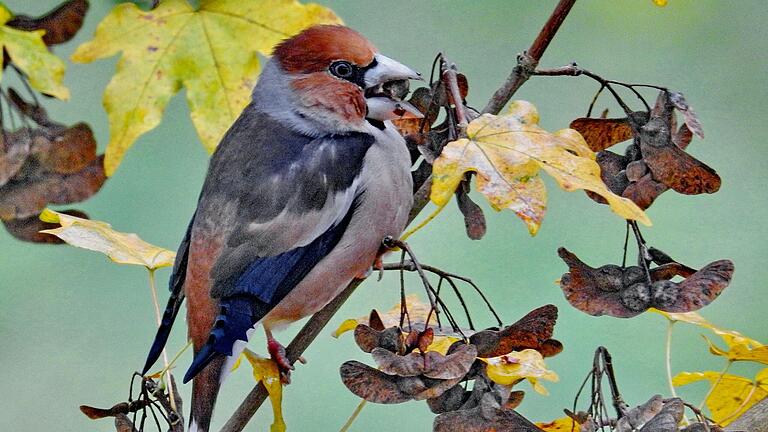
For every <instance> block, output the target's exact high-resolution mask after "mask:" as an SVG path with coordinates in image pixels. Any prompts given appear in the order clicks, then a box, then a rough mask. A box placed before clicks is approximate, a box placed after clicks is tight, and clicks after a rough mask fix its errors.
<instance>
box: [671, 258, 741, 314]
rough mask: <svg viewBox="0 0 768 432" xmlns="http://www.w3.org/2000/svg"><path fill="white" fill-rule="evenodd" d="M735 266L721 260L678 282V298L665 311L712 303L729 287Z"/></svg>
mask: <svg viewBox="0 0 768 432" xmlns="http://www.w3.org/2000/svg"><path fill="white" fill-rule="evenodd" d="M733 271H734V266H733V262H732V261H730V260H719V261H715V262H712V263H709V264H707V265H706V266H704V267H703V268H702V269H701V270H699V271H697V272H696V273H694V274H693V275H691V276H690V277H688V278H686V279H685V280H684V281H682V282H680V283H678V284H677V285H678V289H679V291H678V296H677V300H676V301H675V302H674V303H673V304H671V305H669V306H665V307H658V306H657V309H661V310H663V311H665V312H691V311H695V310H698V309H701V308H703V307H704V306H706V305H708V304H710V303H712V302H713V301H715V299H716V298H717V297H718V296H719V295H720V293H722V292H723V290H724V289H725V288H726V287H728V284H729V283H730V282H731V278H732V277H733Z"/></svg>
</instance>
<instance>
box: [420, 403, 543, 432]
mask: <svg viewBox="0 0 768 432" xmlns="http://www.w3.org/2000/svg"><path fill="white" fill-rule="evenodd" d="M432 430H433V431H434V432H458V431H461V432H494V431H498V432H501V431H510V432H540V431H541V429H539V428H538V427H537V426H536V425H534V424H533V423H531V422H530V421H528V420H527V419H526V418H525V417H523V416H521V415H520V414H518V413H517V412H516V411H514V410H511V409H503V408H501V407H500V406H499V404H498V402H496V401H495V400H494V398H493V397H492V395H486V396H484V397H483V399H482V401H481V403H480V404H479V405H478V406H476V407H475V408H471V409H464V410H458V411H451V412H446V413H443V414H440V415H438V416H437V417H435V420H434V422H433V423H432Z"/></svg>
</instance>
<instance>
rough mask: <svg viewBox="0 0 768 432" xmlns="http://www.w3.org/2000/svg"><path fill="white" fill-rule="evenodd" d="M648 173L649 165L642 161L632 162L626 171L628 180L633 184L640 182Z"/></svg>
mask: <svg viewBox="0 0 768 432" xmlns="http://www.w3.org/2000/svg"><path fill="white" fill-rule="evenodd" d="M647 172H648V165H646V164H645V162H643V161H642V160H637V161H634V162H630V163H629V165H627V169H626V173H627V178H628V179H629V181H631V182H636V181H638V180H640V179H641V178H643V176H644V175H645V174H646V173H647Z"/></svg>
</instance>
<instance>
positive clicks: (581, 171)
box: [431, 101, 651, 235]
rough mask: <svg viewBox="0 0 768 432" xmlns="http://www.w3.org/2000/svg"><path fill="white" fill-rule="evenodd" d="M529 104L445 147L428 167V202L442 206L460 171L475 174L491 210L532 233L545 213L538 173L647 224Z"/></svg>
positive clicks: (479, 122) (486, 117)
mask: <svg viewBox="0 0 768 432" xmlns="http://www.w3.org/2000/svg"><path fill="white" fill-rule="evenodd" d="M538 123H539V113H538V112H537V111H536V107H534V106H533V105H532V104H531V103H530V102H526V101H514V102H512V104H511V105H510V107H509V112H507V113H506V114H504V115H500V116H494V115H491V114H483V115H482V116H480V117H478V118H477V119H475V120H473V121H472V122H471V123H470V124H469V126H468V128H467V138H462V139H459V140H457V141H453V142H450V143H448V145H446V146H445V148H444V149H443V151H442V153H441V154H440V157H438V158H437V159H436V160H435V163H434V166H433V184H432V194H431V199H432V201H433V202H434V203H435V204H437V205H439V206H441V205H445V203H447V202H448V201H449V200H450V199H451V197H452V196H453V194H454V191H455V190H456V188H457V187H458V186H459V183H460V182H461V180H462V179H463V178H464V174H465V173H466V172H474V173H476V174H477V190H478V191H479V192H480V193H482V194H483V195H484V196H485V197H486V198H487V199H488V201H489V202H490V203H491V206H492V207H493V208H494V209H496V210H502V209H509V210H512V211H514V212H515V213H516V214H517V216H518V217H520V219H522V220H523V222H525V224H526V225H527V226H528V231H529V232H530V233H531V234H532V235H535V234H536V232H537V231H538V229H539V226H540V225H541V222H542V219H543V218H544V213H545V212H546V202H547V194H546V190H545V188H544V183H543V181H542V179H541V177H540V176H539V171H540V170H544V171H545V172H546V173H547V174H549V175H550V176H552V178H554V179H555V180H556V181H557V183H558V184H559V185H560V187H562V188H563V189H565V190H567V191H573V190H577V189H585V190H589V191H592V192H595V193H597V194H599V195H601V196H602V197H604V198H605V199H606V201H608V204H609V205H610V206H611V209H612V210H613V211H614V212H615V213H617V214H618V215H619V216H621V217H623V218H625V219H632V220H637V221H640V222H642V223H644V224H646V225H650V224H651V221H650V219H648V216H646V214H645V213H644V212H643V211H642V210H641V209H640V208H639V207H637V205H635V204H634V203H633V202H632V201H630V200H628V199H626V198H622V197H620V196H618V195H615V194H613V193H612V192H610V191H609V190H608V188H607V187H606V185H605V184H604V183H603V181H602V180H601V179H600V167H599V166H598V164H597V162H595V154H594V152H592V150H590V149H589V147H588V146H587V143H586V142H585V141H584V138H582V136H581V135H579V133H578V132H576V131H575V130H573V129H562V130H559V131H557V132H555V133H551V132H547V131H546V130H544V129H542V128H541V127H539V125H538Z"/></svg>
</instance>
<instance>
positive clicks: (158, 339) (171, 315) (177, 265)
mask: <svg viewBox="0 0 768 432" xmlns="http://www.w3.org/2000/svg"><path fill="white" fill-rule="evenodd" d="M194 222H195V217H194V215H193V216H192V220H191V221H190V222H189V226H188V227H187V233H186V234H185V235H184V240H182V241H181V245H179V250H178V252H177V253H176V261H175V262H174V263H173V274H171V279H170V281H169V283H168V289H169V290H170V291H171V295H170V297H168V304H167V305H166V306H165V311H164V312H163V318H162V319H161V320H160V326H159V327H158V328H157V334H156V335H155V340H154V341H153V342H152V347H151V348H150V349H149V354H147V360H146V362H145V363H144V368H143V369H142V371H141V374H142V375H144V374H146V373H147V371H148V370H149V368H151V367H152V365H153V364H155V362H156V361H157V359H158V358H159V357H160V353H162V352H163V347H165V344H166V342H168V336H170V334H171V328H172V327H173V322H174V321H175V320H176V315H178V314H179V309H181V303H182V302H183V301H184V289H183V288H184V278H185V276H186V274H187V261H188V260H189V242H190V238H191V237H192V224H194Z"/></svg>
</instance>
